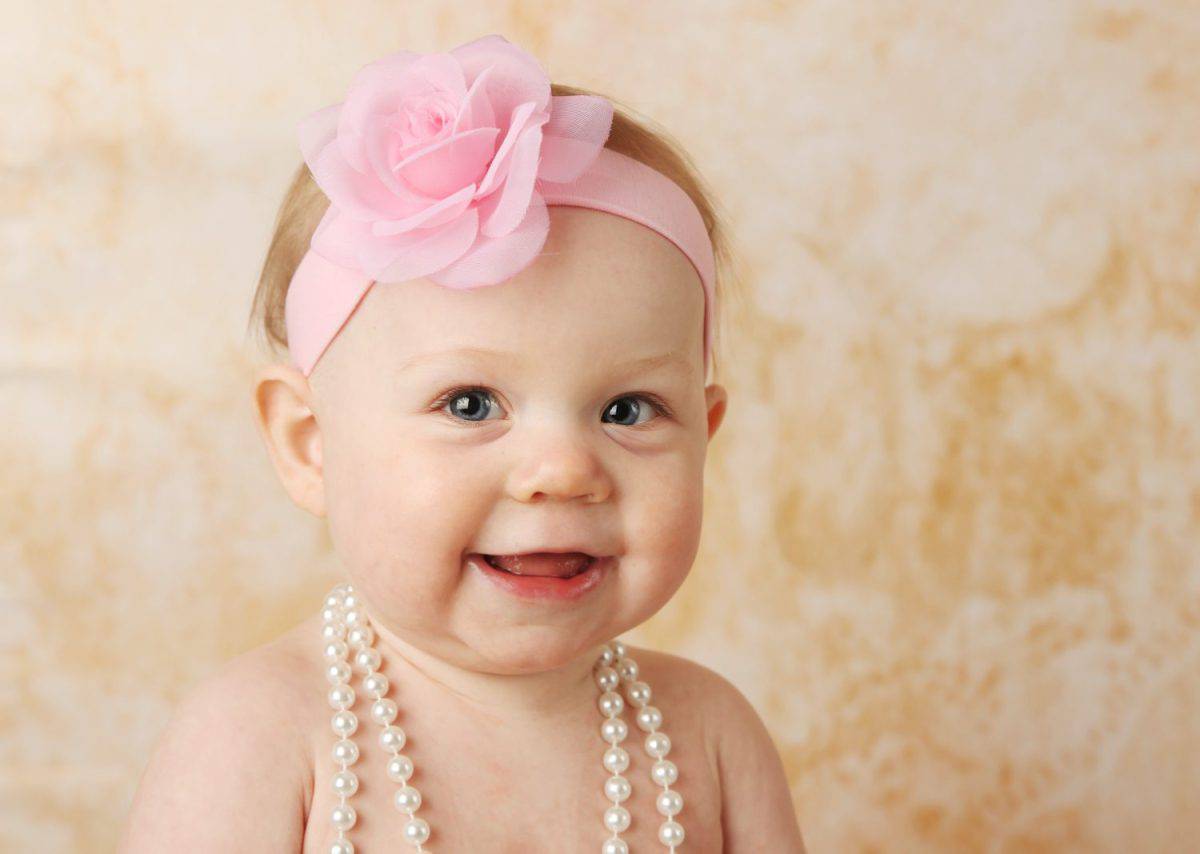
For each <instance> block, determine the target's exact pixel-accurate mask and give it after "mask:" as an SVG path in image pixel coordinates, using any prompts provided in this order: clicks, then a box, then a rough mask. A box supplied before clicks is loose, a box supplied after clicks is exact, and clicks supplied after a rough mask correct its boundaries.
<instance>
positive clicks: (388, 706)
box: [371, 699, 397, 726]
mask: <svg viewBox="0 0 1200 854" xmlns="http://www.w3.org/2000/svg"><path fill="white" fill-rule="evenodd" d="M396 712H397V708H396V701H395V700H387V699H384V700H376V701H375V702H374V703H372V704H371V720H373V721H375V723H377V724H381V725H382V726H387V725H388V724H390V723H391V722H392V721H394V720H395V719H396Z"/></svg>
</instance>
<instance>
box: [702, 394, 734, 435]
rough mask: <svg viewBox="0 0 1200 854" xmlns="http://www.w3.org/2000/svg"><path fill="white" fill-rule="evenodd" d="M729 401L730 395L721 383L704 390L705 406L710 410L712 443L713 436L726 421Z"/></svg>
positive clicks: (709, 429) (709, 422)
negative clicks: (726, 407) (726, 406)
mask: <svg viewBox="0 0 1200 854" xmlns="http://www.w3.org/2000/svg"><path fill="white" fill-rule="evenodd" d="M728 399H729V395H728V394H727V393H726V392H725V386H723V385H721V384H720V383H713V384H712V385H709V386H706V387H705V389H704V406H705V408H706V409H707V410H708V438H709V441H712V437H713V434H714V433H716V432H717V428H718V427H720V426H721V422H722V421H724V420H725V404H726V401H728Z"/></svg>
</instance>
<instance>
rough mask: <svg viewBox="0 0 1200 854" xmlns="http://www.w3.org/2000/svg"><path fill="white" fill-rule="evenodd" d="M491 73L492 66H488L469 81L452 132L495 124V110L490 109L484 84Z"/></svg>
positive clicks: (493, 125) (490, 105)
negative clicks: (469, 85)
mask: <svg viewBox="0 0 1200 854" xmlns="http://www.w3.org/2000/svg"><path fill="white" fill-rule="evenodd" d="M491 73H492V67H491V66H488V67H487V68H485V69H483V71H481V72H479V76H478V77H476V78H475V80H474V82H473V83H471V88H470V89H468V90H467V96H466V97H465V98H464V99H463V102H462V106H461V107H460V108H459V111H458V117H457V118H456V119H455V120H454V127H453V128H451V132H452V133H459V132H460V131H464V130H472V129H473V128H478V127H495V126H496V111H495V110H493V109H492V103H491V101H489V100H488V97H487V86H486V85H485V84H486V83H487V79H488V76H489V75H490V74H491Z"/></svg>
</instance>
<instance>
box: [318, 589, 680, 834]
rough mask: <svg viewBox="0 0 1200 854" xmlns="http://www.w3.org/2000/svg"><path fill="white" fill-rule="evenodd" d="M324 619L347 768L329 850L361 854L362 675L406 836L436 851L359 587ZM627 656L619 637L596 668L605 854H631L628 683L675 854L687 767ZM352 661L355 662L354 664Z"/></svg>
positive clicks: (339, 745) (334, 593) (335, 721)
mask: <svg viewBox="0 0 1200 854" xmlns="http://www.w3.org/2000/svg"><path fill="white" fill-rule="evenodd" d="M321 616H322V619H323V626H322V629H321V636H322V638H323V641H324V650H323V652H324V658H325V662H326V670H325V675H326V677H327V679H328V680H329V683H330V686H331V687H330V689H329V693H328V699H329V705H330V706H331V707H332V708H333V709H334V713H333V717H332V718H331V720H330V725H331V727H332V729H333V732H334V734H335V735H336V736H337V737H338V740H337V741H336V742H335V743H334V745H333V760H334V762H335V763H336V764H337V765H338V766H339V770H338V771H337V773H335V774H334V775H333V780H332V785H333V791H334V793H335V794H336V795H337V796H338V803H337V804H336V805H335V806H334V807H333V809H332V810H331V811H330V820H331V822H332V824H333V828H334V830H336V831H337V838H336V839H335V840H334V841H333V844H332V845H331V846H330V849H329V852H330V854H354V843H352V842H351V841H350V840H349V839H348V838H347V836H346V833H347V832H348V831H349V830H350V829H351V828H353V827H354V825H355V822H356V821H357V820H358V816H357V814H356V813H355V811H354V807H352V806H350V804H349V802H348V801H349V799H350V798H351V797H352V796H353V795H354V793H355V792H357V791H358V776H357V775H356V774H355V773H354V772H353V771H352V770H350V766H351V765H353V764H354V763H355V762H357V761H358V758H359V751H358V746H357V745H356V744H355V743H354V741H352V740H351V738H350V737H351V736H352V735H354V733H355V732H356V731H357V730H358V716H357V715H356V714H355V713H354V712H352V711H351V707H352V706H353V705H354V701H355V697H356V693H355V691H354V688H352V687H351V685H350V679H351V675H352V672H358V673H359V674H361V675H362V682H361V685H362V690H363V692H364V693H365V694H366V695H367V696H368V697H370V698H371V700H372V703H371V709H370V716H371V719H372V720H374V721H375V722H376V723H377V724H379V725H380V726H381V727H382V730H381V732H380V734H379V744H380V746H381V747H383V749H384V750H386V751H388V752H389V753H390V754H391V758H390V759H389V760H388V763H387V775H388V778H389V779H391V780H392V781H393V782H396V783H399V784H400V785H401V787H402V788H401V789H400V790H399V791H397V792H396V794H395V796H394V802H395V804H396V808H397V809H398V810H400V811H401V812H403V813H405V814H407V816H408V820H407V821H406V822H405V823H404V829H403V836H404V839H405V841H407V842H409V843H410V844H412V845H414V846H416V851H417V854H431V852H429V850H428V849H426V848H423V847H422V846H423V845H424V843H425V842H426V841H428V839H429V823H428V822H427V821H425V819H423V818H419V817H417V816H416V815H415V812H416V811H417V809H418V808H419V807H420V806H421V793H420V791H418V790H417V788H416V787H414V786H411V785H409V784H408V780H409V778H410V777H412V774H413V763H412V760H411V759H410V758H409V757H407V756H405V755H404V754H403V753H401V752H400V751H401V750H402V749H403V747H404V744H405V742H406V740H407V736H406V735H405V732H404V730H403V729H402V728H400V727H398V726H396V725H395V724H394V723H393V721H394V720H395V719H396V715H397V713H398V711H399V710H398V708H397V706H396V702H395V701H394V700H390V699H388V698H387V697H386V696H385V695H386V694H387V692H388V689H389V687H390V686H389V684H388V679H387V677H386V676H384V675H383V674H382V673H381V672H379V671H380V667H381V666H382V663H383V662H382V656H381V655H380V653H379V650H377V649H375V648H374V646H373V644H374V642H375V632H374V630H373V629H372V628H371V626H370V624H369V620H368V618H367V614H366V612H365V611H364V610H363V609H362V606H361V603H360V602H359V600H358V597H357V596H356V595H355V593H354V588H353V586H351V585H349V584H339V585H337V586H336V587H334V588H333V589H332V590H331V591H330V592H329V595H328V596H326V597H325V607H324V609H323V610H322V611H321ZM626 652H627V650H626V647H625V644H623V643H622V642H621V641H619V640H614V641H612V642H611V643H609V644H606V645H605V646H604V649H603V651H602V652H601V654H600V656H599V658H598V659H597V660H596V663H595V665H594V666H593V674H594V677H595V680H596V685H597V686H598V687H599V688H600V691H601V694H600V699H599V701H598V704H597V705H598V706H599V708H600V712H601V714H603V715H604V718H605V720H604V722H603V723H602V724H601V725H600V736H601V738H603V739H604V741H606V742H607V743H608V745H609V746H608V748H607V749H606V750H605V751H604V756H603V760H602V764H603V765H604V768H605V769H606V770H607V771H608V772H609V773H610V774H611V775H612V776H610V777H609V778H608V780H606V781H605V783H604V795H605V797H606V798H608V799H609V800H611V801H612V802H613V805H612V806H610V807H609V808H608V809H606V810H605V811H604V826H605V828H607V829H608V830H610V831H611V832H612V836H611V837H610V838H608V839H606V840H604V844H603V846H602V848H601V854H629V845H628V844H627V843H626V842H625V840H623V839H621V836H620V834H621V832H622V831H624V830H627V829H628V828H629V823H630V818H631V817H630V814H629V810H627V809H626V808H625V807H623V806H621V803H622V802H623V801H625V800H627V799H628V798H629V796H630V794H631V793H632V786H631V785H630V783H629V780H628V779H626V778H625V777H623V776H622V772H624V771H625V770H626V769H627V768H628V767H629V753H628V751H626V750H625V749H624V748H622V747H621V746H620V743H621V742H622V741H624V740H625V739H626V738H627V737H628V735H629V727H628V725H627V724H626V723H625V721H624V720H623V719H622V718H621V712H622V711H623V710H624V708H625V700H624V698H622V696H621V694H620V693H618V692H617V690H616V689H617V688H618V687H619V686H621V685H624V687H625V696H626V697H628V699H629V702H630V704H631V705H633V706H634V707H636V708H637V710H638V711H637V725H638V727H639V728H640V729H641V730H643V731H644V732H646V733H648V735H647V736H646V738H645V740H644V741H643V747H644V748H645V751H646V755H647V756H649V757H650V758H652V759H654V760H655V761H654V764H653V765H652V766H651V768H650V779H651V780H652V781H653V782H654V783H655V784H657V785H660V786H662V791H661V792H659V794H658V797H657V798H656V802H655V806H656V807H657V809H658V812H659V814H660V815H663V816H665V817H666V821H664V822H663V823H662V824H660V825H659V828H658V839H659V841H660V842H661V843H662V844H663V845H665V846H667V848H668V850H669V851H670V852H671V854H674V851H675V848H676V846H678V845H680V844H681V843H682V842H683V839H684V832H683V826H682V825H681V824H680V823H679V822H678V821H676V820H675V818H674V817H675V816H676V815H677V814H678V813H679V811H680V810H681V809H683V796H682V795H680V794H679V792H677V791H674V790H673V789H671V784H672V783H674V782H675V781H676V780H677V779H678V778H679V770H678V769H677V768H676V767H675V763H674V762H672V761H671V760H669V759H667V758H665V757H666V755H667V753H668V752H670V750H671V739H669V738H668V737H667V734H666V733H665V732H661V731H660V729H659V728H660V727H661V726H662V720H663V718H662V712H660V711H659V710H658V709H657V708H655V707H654V706H651V705H649V702H650V696H651V692H650V686H649V685H647V684H646V683H645V682H642V681H638V678H637V677H638V666H637V662H635V661H634V660H633V659H632V658H630V657H629V656H628V655H626ZM351 656H352V660H353V665H351V664H350V662H349V661H348V660H347V659H348V658H351Z"/></svg>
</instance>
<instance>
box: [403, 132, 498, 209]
mask: <svg viewBox="0 0 1200 854" xmlns="http://www.w3.org/2000/svg"><path fill="white" fill-rule="evenodd" d="M499 133H500V131H499V130H497V129H496V128H476V129H474V130H469V131H466V132H464V133H462V134H461V135H459V136H455V137H450V138H448V139H443V140H440V141H438V142H436V143H434V144H432V145H430V146H428V147H426V148H425V149H423V150H421V151H418V152H417V153H416V154H413V155H412V156H410V157H406V158H405V159H404V160H402V161H400V162H399V163H397V164H396V166H395V167H394V171H395V173H396V174H397V175H398V176H399V177H400V178H401V179H403V181H404V182H405V183H406V184H407V185H408V186H410V187H412V188H413V189H414V190H416V191H417V192H418V193H423V194H425V195H426V196H431V197H433V198H435V199H440V198H442V197H443V196H445V195H446V194H448V193H453V192H454V191H455V190H458V189H459V188H461V187H463V186H465V185H466V184H475V182H477V181H478V180H479V179H480V178H482V177H483V174H484V171H485V170H486V169H487V166H488V161H490V160H491V158H492V152H493V151H495V150H496V136H497V135H498V134H499Z"/></svg>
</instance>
